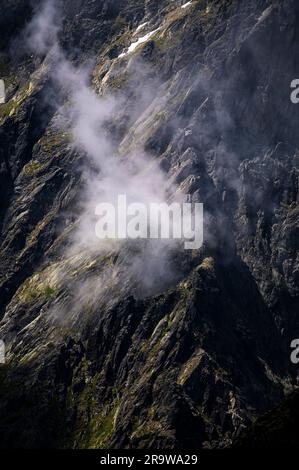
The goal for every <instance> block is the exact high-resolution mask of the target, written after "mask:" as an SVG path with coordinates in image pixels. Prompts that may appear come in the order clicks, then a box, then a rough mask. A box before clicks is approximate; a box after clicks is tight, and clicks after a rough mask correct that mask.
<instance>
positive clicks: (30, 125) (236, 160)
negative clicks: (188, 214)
mask: <svg viewBox="0 0 299 470" xmlns="http://www.w3.org/2000/svg"><path fill="white" fill-rule="evenodd" d="M1 13H2V14H1V18H0V30H1V37H0V78H1V79H3V80H4V83H5V88H6V103H4V104H0V162H1V163H0V188H1V198H0V230H1V236H0V339H1V340H3V341H4V343H5V347H6V363H5V364H4V365H0V396H1V400H0V436H1V439H0V446H1V447H2V448H20V447H21V448H115V449H117V448H134V449H135V448H146V449H151V448H154V449H166V448H167V449H168V448H170V449H172V448H179V449H182V448H187V447H188V448H192V449H201V448H222V447H227V446H230V445H231V444H232V443H236V442H237V444H233V445H237V446H238V445H240V444H239V442H244V439H245V441H246V439H251V437H249V438H248V437H247V436H252V435H253V436H256V439H257V438H258V436H260V434H259V433H260V426H259V424H258V423H260V421H259V419H262V420H263V419H268V418H261V416H263V415H265V414H267V413H269V412H270V411H271V410H273V409H277V406H282V408H281V409H282V410H283V411H282V414H283V416H284V413H288V411H285V410H286V408H287V407H288V404H287V403H289V402H284V400H285V399H286V397H287V396H288V395H289V394H291V393H296V388H297V377H298V366H296V365H295V364H293V363H292V361H291V359H290V356H291V353H292V350H291V347H290V345H291V342H292V341H293V340H294V339H296V338H299V320H298V311H299V310H298V307H299V284H298V279H299V264H298V247H299V242H298V240H299V237H298V235H299V219H298V215H299V206H298V200H299V199H298V198H299V196H298V185H299V133H298V124H299V107H298V106H296V105H295V104H293V102H292V101H291V99H290V96H291V91H292V90H291V83H292V81H293V80H294V79H296V78H297V77H298V72H299V59H298V54H297V51H298V47H299V5H298V2H296V1H295V0H285V1H283V2H281V1H279V0H277V1H276V0H269V1H267V0H211V1H207V0H193V1H192V2H187V1H182V0H113V1H112V0H110V1H109V0H97V1H94V0H72V1H71V0H61V1H59V0H57V1H55V0H49V1H36V2H33V3H31V2H26V1H23V0H2V3H1ZM165 187H166V189H165ZM120 191H122V194H129V195H130V197H131V198H133V197H135V199H134V200H135V201H138V198H140V201H142V202H144V201H149V200H153V199H154V198H155V197H156V196H157V195H159V197H160V196H161V197H163V196H164V195H165V194H166V193H167V198H168V199H170V200H173V198H175V197H176V195H177V194H184V195H187V196H188V197H189V200H190V201H192V202H193V203H196V202H200V203H203V204H204V244H203V246H202V247H201V248H199V249H196V250H184V249H183V248H180V247H177V246H174V245H171V244H170V245H169V244H168V243H165V244H164V243H159V242H157V243H146V242H143V241H138V242H136V243H133V241H128V242H123V243H112V244H106V245H105V247H104V248H103V247H102V246H100V243H97V242H95V240H94V233H93V230H92V229H93V227H94V225H93V221H94V212H93V211H94V208H95V206H96V203H97V202H100V197H103V195H104V198H105V197H108V196H109V197H113V196H114V195H115V194H116V193H119V192H120ZM164 192H165V194H164ZM165 197H166V196H165ZM136 198H137V199H136ZM91 212H93V214H91ZM288 400H292V398H289V399H288ZM274 413H276V412H274ZM267 416H269V415H267ZM256 419H258V421H256ZM254 422H256V423H257V424H254V425H253V427H252V424H253V423H254ZM267 423H268V424H267V427H266V428H265V429H266V432H268V431H269V427H270V429H273V432H274V433H275V429H276V428H275V427H274V425H273V427H272V423H274V421H273V420H272V419H271V420H270V421H267ZM269 423H270V424H269ZM275 426H276V425H275ZM263 432H264V431H263ZM271 432H272V431H271ZM248 433H249V434H248ZM252 433H253V434H252ZM255 433H256V434H255ZM239 439H240V441H239ZM253 439H255V437H253ZM275 442H276V441H275ZM279 443H282V445H283V444H284V438H283V436H282V435H279V436H278V437H277V445H278V444H279ZM242 445H243V444H242ZM265 445H266V444H265Z"/></svg>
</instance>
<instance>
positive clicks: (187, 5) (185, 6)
mask: <svg viewBox="0 0 299 470" xmlns="http://www.w3.org/2000/svg"><path fill="white" fill-rule="evenodd" d="M190 5H192V2H187V3H185V4H184V5H182V6H181V8H187V7H189V6H190Z"/></svg>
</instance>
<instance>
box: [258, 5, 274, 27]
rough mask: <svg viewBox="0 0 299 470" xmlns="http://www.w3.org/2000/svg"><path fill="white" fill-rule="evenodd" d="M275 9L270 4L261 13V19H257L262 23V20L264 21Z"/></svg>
mask: <svg viewBox="0 0 299 470" xmlns="http://www.w3.org/2000/svg"><path fill="white" fill-rule="evenodd" d="M272 10H273V6H272V5H270V6H269V7H268V8H266V10H264V11H263V13H262V14H261V16H260V17H259V19H258V20H257V22H258V23H260V22H261V21H264V20H265V19H266V18H267V17H268V16H269V15H270V13H271V12H272Z"/></svg>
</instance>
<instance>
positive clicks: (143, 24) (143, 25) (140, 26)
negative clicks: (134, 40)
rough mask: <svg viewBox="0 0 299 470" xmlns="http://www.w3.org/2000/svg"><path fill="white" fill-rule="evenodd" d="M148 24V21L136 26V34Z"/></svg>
mask: <svg viewBox="0 0 299 470" xmlns="http://www.w3.org/2000/svg"><path fill="white" fill-rule="evenodd" d="M147 24H148V21H146V22H145V23H142V24H140V25H139V26H138V28H137V29H136V32H135V34H136V33H139V31H141V30H142V29H143V28H145V26H146V25H147Z"/></svg>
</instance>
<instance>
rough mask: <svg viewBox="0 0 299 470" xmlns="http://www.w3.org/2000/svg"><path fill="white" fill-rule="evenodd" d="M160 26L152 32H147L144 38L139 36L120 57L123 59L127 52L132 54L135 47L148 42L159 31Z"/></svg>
mask: <svg viewBox="0 0 299 470" xmlns="http://www.w3.org/2000/svg"><path fill="white" fill-rule="evenodd" d="M159 29H160V28H157V29H154V31H151V32H150V33H147V34H146V35H145V36H143V37H142V38H139V39H138V40H137V41H135V42H132V44H131V45H130V47H129V48H128V50H127V51H126V52H122V53H121V54H120V55H119V56H118V58H119V59H121V58H122V57H125V56H126V55H127V54H131V53H132V52H134V51H135V49H136V48H137V47H138V46H140V44H144V43H145V42H147V41H148V40H149V39H150V38H151V37H152V36H153V35H154V34H155V33H156V32H157V31H159Z"/></svg>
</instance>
